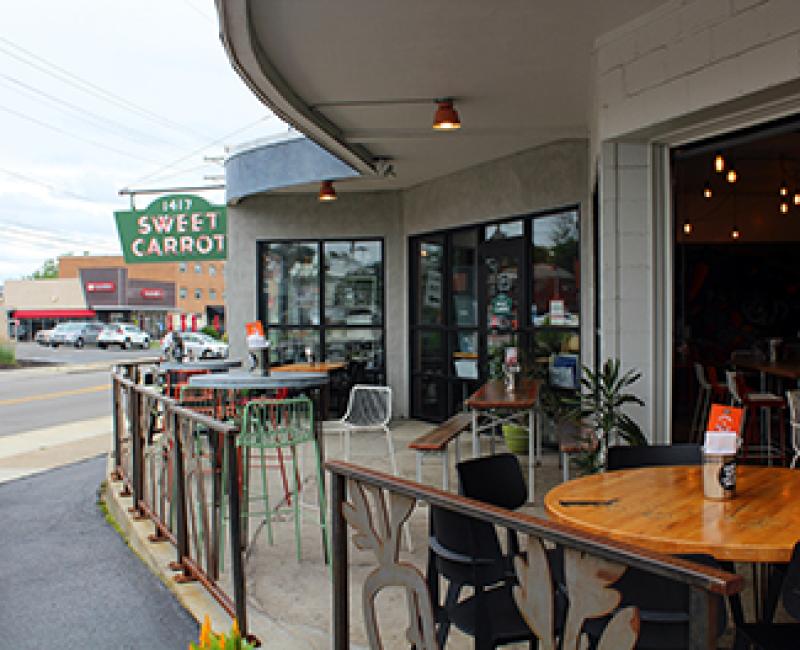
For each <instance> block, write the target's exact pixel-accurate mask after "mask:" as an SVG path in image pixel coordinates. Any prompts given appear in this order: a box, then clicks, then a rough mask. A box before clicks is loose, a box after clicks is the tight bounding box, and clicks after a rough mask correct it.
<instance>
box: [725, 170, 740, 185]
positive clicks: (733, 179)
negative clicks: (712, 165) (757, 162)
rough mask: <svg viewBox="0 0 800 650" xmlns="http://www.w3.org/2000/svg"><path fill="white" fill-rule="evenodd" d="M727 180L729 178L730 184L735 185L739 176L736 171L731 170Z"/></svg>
mask: <svg viewBox="0 0 800 650" xmlns="http://www.w3.org/2000/svg"><path fill="white" fill-rule="evenodd" d="M727 178H728V182H729V183H735V182H736V179H737V178H738V176H737V175H736V170H735V169H729V170H728V176H727Z"/></svg>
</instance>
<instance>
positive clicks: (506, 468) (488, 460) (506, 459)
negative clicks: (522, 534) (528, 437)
mask: <svg viewBox="0 0 800 650" xmlns="http://www.w3.org/2000/svg"><path fill="white" fill-rule="evenodd" d="M456 472H457V473H458V492H459V494H462V495H464V496H465V497H469V498H470V499H475V500H476V501H482V502H483V503H489V504H491V505H493V506H497V507H499V508H505V509H506V510H516V509H517V508H520V507H521V506H523V505H525V502H526V500H527V498H528V488H527V487H526V485H525V477H524V476H523V475H522V468H521V467H520V466H519V460H518V459H517V457H516V455H515V454H495V455H492V456H481V457H480V458H473V459H471V460H464V461H461V462H460V463H458V464H457V465H456ZM507 534H508V555H509V566H512V565H513V562H512V560H511V559H510V558H513V557H514V555H516V554H517V553H519V543H518V541H517V535H516V533H515V532H514V531H513V530H511V529H508V530H507Z"/></svg>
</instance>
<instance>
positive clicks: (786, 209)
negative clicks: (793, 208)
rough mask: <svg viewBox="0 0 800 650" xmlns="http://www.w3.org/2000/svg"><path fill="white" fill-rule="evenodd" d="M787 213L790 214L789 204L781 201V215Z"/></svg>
mask: <svg viewBox="0 0 800 650" xmlns="http://www.w3.org/2000/svg"><path fill="white" fill-rule="evenodd" d="M787 212H789V204H788V203H786V202H785V201H781V214H786V213H787Z"/></svg>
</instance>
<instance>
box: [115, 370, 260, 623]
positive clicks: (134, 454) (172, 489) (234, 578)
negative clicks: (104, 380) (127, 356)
mask: <svg viewBox="0 0 800 650" xmlns="http://www.w3.org/2000/svg"><path fill="white" fill-rule="evenodd" d="M144 365H145V364H141V363H138V364H135V363H132V364H124V365H123V366H118V367H117V368H116V369H115V371H114V372H112V375H111V380H112V396H113V397H112V399H113V404H112V408H113V411H112V413H113V438H114V440H113V447H114V449H113V454H114V469H113V472H112V479H114V480H119V481H122V483H123V492H122V494H123V495H126V496H131V497H132V498H133V507H132V508H131V512H132V514H133V516H134V518H137V519H149V520H150V521H152V522H153V525H154V528H155V530H154V533H153V534H152V535H151V536H150V540H151V541H153V542H169V543H171V544H172V545H173V546H174V547H175V551H176V558H175V561H174V562H172V563H171V564H170V568H171V569H172V570H174V571H176V572H178V575H176V576H175V580H176V581H178V582H186V581H193V580H196V581H199V582H200V583H201V584H202V585H203V586H204V587H205V588H206V590H207V591H208V592H209V593H210V594H211V596H213V597H214V599H215V600H216V601H217V602H218V603H219V604H220V605H221V606H222V607H223V609H225V611H226V612H227V613H228V614H229V615H230V616H231V617H235V618H236V619H237V621H238V624H239V628H240V629H241V631H242V634H243V635H247V632H248V627H247V607H246V603H245V580H244V552H245V542H246V540H245V538H244V537H243V531H242V526H241V517H240V507H241V504H240V486H239V478H238V477H239V471H238V454H237V450H236V436H237V434H238V429H237V428H236V426H235V425H233V424H228V423H225V422H221V421H219V420H215V419H213V418H211V417H208V416H207V415H202V414H200V413H198V412H196V411H193V410H190V409H188V408H185V407H183V406H181V405H180V404H179V403H178V402H176V401H175V400H173V399H171V398H169V397H166V396H165V395H162V394H161V393H160V392H159V391H158V390H156V389H155V388H154V387H153V386H151V385H145V384H143V383H141V380H142V377H143V366H144ZM223 468H224V470H225V471H224V472H223ZM223 476H225V477H226V478H227V482H226V484H225V485H223ZM226 519H227V520H228V522H229V524H228V527H227V528H228V530H227V532H228V536H229V548H230V550H231V552H230V563H229V572H228V573H227V574H225V573H224V571H223V568H224V567H223V564H224V563H223V557H222V554H223V551H224V546H225V544H224V540H225V520H226Z"/></svg>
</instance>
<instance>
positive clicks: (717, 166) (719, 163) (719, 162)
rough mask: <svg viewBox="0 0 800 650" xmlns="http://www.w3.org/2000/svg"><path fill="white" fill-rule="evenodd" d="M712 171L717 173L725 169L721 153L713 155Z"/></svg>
mask: <svg viewBox="0 0 800 650" xmlns="http://www.w3.org/2000/svg"><path fill="white" fill-rule="evenodd" d="M714 171H715V172H718V173H719V172H724V171H725V159H724V158H723V157H722V154H721V153H718V154H717V155H716V156H714Z"/></svg>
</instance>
